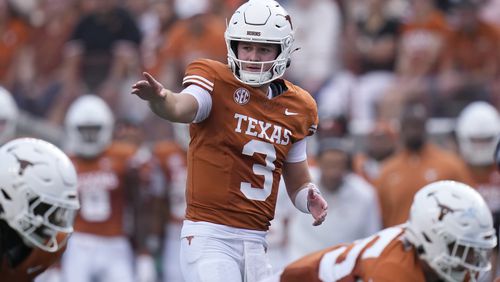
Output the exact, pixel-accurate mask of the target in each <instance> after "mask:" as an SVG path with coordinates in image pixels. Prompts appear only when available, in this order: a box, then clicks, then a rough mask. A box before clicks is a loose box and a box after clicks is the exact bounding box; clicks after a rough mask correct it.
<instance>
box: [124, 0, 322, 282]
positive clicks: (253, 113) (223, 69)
mask: <svg viewBox="0 0 500 282" xmlns="http://www.w3.org/2000/svg"><path fill="white" fill-rule="evenodd" d="M225 40H226V45H227V51H228V64H223V63H220V62H216V61H211V60H206V59H201V60H196V61H194V62H192V63H191V64H190V65H189V66H188V67H187V70H186V73H185V76H184V79H183V87H184V89H183V90H182V91H181V93H173V92H172V91H170V90H168V89H167V88H165V87H164V86H163V85H162V84H160V83H159V82H158V81H157V80H156V79H155V78H153V77H152V76H151V75H149V74H148V73H144V76H145V80H141V81H138V82H137V83H135V84H134V85H133V86H132V94H135V95H137V96H139V97H140V98H142V99H143V100H146V101H148V103H149V105H150V107H151V109H152V111H153V112H154V113H156V114H157V115H159V116H160V117H162V118H164V119H167V120H169V121H172V122H182V123H190V135H191V141H190V144H189V148H188V160H187V162H188V173H187V189H186V201H187V208H186V217H185V218H186V219H185V220H184V223H183V227H182V232H181V270H182V272H183V276H184V278H185V279H186V280H187V281H258V280H259V279H262V278H263V277H266V276H267V275H268V274H269V272H270V266H269V263H268V261H267V258H266V255H265V251H266V248H267V245H266V240H265V235H266V231H267V230H268V227H269V222H270V221H271V220H272V219H273V216H274V213H275V206H276V199H277V194H278V186H279V185H278V184H279V181H280V177H281V175H283V178H284V181H285V183H286V189H287V192H288V194H289V196H290V199H291V200H292V201H293V203H294V204H295V206H296V207H297V208H298V209H299V210H301V211H303V212H305V213H310V214H311V215H312V217H313V220H312V222H313V225H318V224H321V223H322V222H323V221H324V219H325V216H326V213H327V204H326V202H325V200H324V199H323V197H322V196H321V194H320V193H319V190H318V189H317V188H316V186H315V185H314V184H313V183H312V182H311V177H310V175H309V170H308V164H307V161H306V157H307V156H306V137H307V136H310V135H312V134H314V132H315V131H316V128H317V124H318V115H317V106H316V103H315V101H314V99H313V98H312V97H311V95H310V94H309V93H308V92H306V91H305V90H303V89H301V88H300V87H298V86H296V85H294V84H292V83H290V82H288V81H286V80H283V79H281V77H282V76H283V74H284V73H285V70H286V68H287V66H288V65H289V63H290V56H291V53H292V52H293V50H294V49H293V41H294V37H293V27H292V21H291V18H290V15H289V14H288V13H287V12H286V11H285V10H284V9H283V8H282V7H281V6H280V4H278V3H277V2H275V1H272V0H250V1H248V2H246V3H244V4H243V5H242V6H240V7H239V8H238V9H237V10H236V11H235V12H234V14H233V16H232V17H231V19H230V20H229V22H228V26H227V29H226V32H225Z"/></svg>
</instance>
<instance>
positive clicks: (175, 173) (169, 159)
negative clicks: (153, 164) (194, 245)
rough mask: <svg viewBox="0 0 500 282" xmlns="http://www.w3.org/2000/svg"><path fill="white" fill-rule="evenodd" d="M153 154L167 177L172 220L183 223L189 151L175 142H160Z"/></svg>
mask: <svg viewBox="0 0 500 282" xmlns="http://www.w3.org/2000/svg"><path fill="white" fill-rule="evenodd" d="M153 154H154V156H155V157H156V159H157V160H158V162H159V164H160V168H161V170H162V172H163V174H164V175H165V177H166V179H167V187H168V191H167V193H168V199H169V216H170V218H169V219H170V220H171V221H173V222H177V223H182V220H184V215H185V212H186V196H185V195H186V173H187V164H186V159H187V153H186V151H185V150H184V149H182V147H181V146H180V145H178V144H177V143H175V142H169V141H164V142H159V143H157V144H156V145H155V147H154V149H153Z"/></svg>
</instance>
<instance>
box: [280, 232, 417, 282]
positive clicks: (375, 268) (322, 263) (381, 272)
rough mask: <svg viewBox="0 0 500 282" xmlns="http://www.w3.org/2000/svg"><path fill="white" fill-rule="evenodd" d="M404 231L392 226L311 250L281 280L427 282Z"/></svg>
mask: <svg viewBox="0 0 500 282" xmlns="http://www.w3.org/2000/svg"><path fill="white" fill-rule="evenodd" d="M403 233H404V228H401V227H391V228H387V229H384V230H382V231H380V232H378V233H376V234H375V235H373V236H370V237H368V238H365V239H361V240H358V241H355V242H354V243H351V244H341V245H337V246H334V247H331V248H328V249H325V250H322V251H319V252H315V253H312V254H310V255H308V256H305V257H303V258H301V259H299V260H297V261H295V262H293V263H292V264H290V265H289V266H287V267H286V268H285V270H284V271H283V273H282V274H281V278H280V281H282V282H303V281H309V282H316V281H317V282H320V281H339V282H354V281H371V282H377V281H380V282H381V281H383V282H391V281H394V282H396V281H397V282H400V281H405V282H407V281H409V282H425V277H424V273H423V270H422V268H421V266H420V262H419V259H418V257H417V254H416V251H415V249H414V248H413V246H411V245H409V244H407V243H405V242H404V241H403V239H402V235H403Z"/></svg>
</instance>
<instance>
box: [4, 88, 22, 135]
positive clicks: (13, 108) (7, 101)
mask: <svg viewBox="0 0 500 282" xmlns="http://www.w3.org/2000/svg"><path fill="white" fill-rule="evenodd" d="M17 115H18V110H17V105H16V102H15V101H14V99H13V98H12V95H11V94H10V93H9V91H7V89H5V88H3V87H1V86H0V144H3V143H5V142H7V141H9V140H11V139H12V138H14V136H15V134H16V120H17Z"/></svg>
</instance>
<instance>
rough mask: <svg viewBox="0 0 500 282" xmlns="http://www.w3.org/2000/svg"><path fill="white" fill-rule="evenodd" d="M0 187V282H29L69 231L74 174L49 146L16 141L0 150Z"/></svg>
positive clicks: (54, 255) (62, 246)
mask: <svg viewBox="0 0 500 282" xmlns="http://www.w3.org/2000/svg"><path fill="white" fill-rule="evenodd" d="M0 183H1V184H0V281H32V280H33V279H34V278H35V277H36V276H38V275H39V274H40V273H42V272H43V271H44V270H45V269H47V268H48V267H49V266H50V265H52V264H53V263H54V262H56V261H57V260H58V259H59V257H60V256H61V254H62V252H63V251H64V249H65V244H66V240H67V239H68V237H69V235H70V234H71V233H72V231H73V221H74V218H75V214H76V211H77V210H78V208H79V202H78V198H77V177H76V172H75V168H74V167H73V164H72V163H71V161H70V160H69V158H68V157H67V156H66V155H65V154H64V153H63V152H62V151H61V150H59V149H58V148H57V147H55V146H54V145H52V144H50V143H48V142H46V141H43V140H39V139H34V138H20V139H15V140H12V141H10V142H8V143H6V144H4V145H3V146H2V147H1V148H0Z"/></svg>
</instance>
